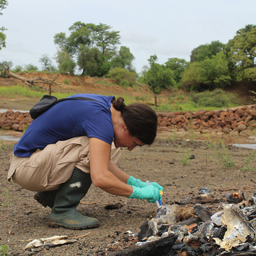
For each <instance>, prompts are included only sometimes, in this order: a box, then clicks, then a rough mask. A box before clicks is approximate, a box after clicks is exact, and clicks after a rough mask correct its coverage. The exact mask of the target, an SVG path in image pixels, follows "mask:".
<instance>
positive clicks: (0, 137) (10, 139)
mask: <svg viewBox="0 0 256 256" xmlns="http://www.w3.org/2000/svg"><path fill="white" fill-rule="evenodd" d="M19 139H20V138H19V137H16V136H10V135H0V140H6V141H19Z"/></svg>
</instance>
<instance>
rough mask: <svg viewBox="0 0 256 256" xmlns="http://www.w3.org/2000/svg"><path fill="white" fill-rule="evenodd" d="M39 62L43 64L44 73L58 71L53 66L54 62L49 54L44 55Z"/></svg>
mask: <svg viewBox="0 0 256 256" xmlns="http://www.w3.org/2000/svg"><path fill="white" fill-rule="evenodd" d="M39 62H41V63H42V70H43V71H50V72H53V71H56V68H55V67H54V66H53V64H52V60H51V59H50V57H49V56H48V55H47V54H44V55H42V57H41V58H40V59H39Z"/></svg>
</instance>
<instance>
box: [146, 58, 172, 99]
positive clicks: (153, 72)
mask: <svg viewBox="0 0 256 256" xmlns="http://www.w3.org/2000/svg"><path fill="white" fill-rule="evenodd" d="M156 60H157V56H156V55H152V56H150V58H149V60H148V61H149V63H150V69H149V70H148V71H147V72H146V76H145V80H146V82H147V83H148V85H149V86H150V87H151V88H152V90H153V92H154V93H156V94H159V93H160V92H161V91H162V89H169V88H171V87H175V86H176V83H175V80H174V78H173V77H174V73H173V71H172V70H171V69H169V68H168V67H166V66H164V65H160V64H158V63H155V61H156Z"/></svg>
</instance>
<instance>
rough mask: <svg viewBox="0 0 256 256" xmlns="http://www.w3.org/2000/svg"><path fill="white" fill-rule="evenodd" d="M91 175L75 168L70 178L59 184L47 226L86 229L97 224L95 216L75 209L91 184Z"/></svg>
mask: <svg viewBox="0 0 256 256" xmlns="http://www.w3.org/2000/svg"><path fill="white" fill-rule="evenodd" d="M91 183H92V181H91V176H90V175H89V174H87V173H84V172H82V171H81V170H79V169H78V168H75V169H74V171H73V174H72V176H71V177H70V179H69V180H68V181H67V182H65V183H63V184H61V186H60V188H59V190H58V191H57V194H56V197H55V202H54V206H53V208H52V211H51V214H50V218H49V226H50V227H53V228H58V227H64V228H68V229H87V228H95V227H98V226H99V221H98V220H97V219H95V218H91V217H87V216H84V215H82V214H81V213H80V212H79V211H77V209H76V207H77V206H78V204H79V202H80V200H81V199H82V198H83V197H84V196H85V194H86V193H87V191H88V189H89V187H90V185H91Z"/></svg>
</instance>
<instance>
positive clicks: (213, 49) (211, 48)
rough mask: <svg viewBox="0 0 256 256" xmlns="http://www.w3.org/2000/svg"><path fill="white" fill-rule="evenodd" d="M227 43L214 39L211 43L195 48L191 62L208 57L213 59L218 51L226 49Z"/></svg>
mask: <svg viewBox="0 0 256 256" xmlns="http://www.w3.org/2000/svg"><path fill="white" fill-rule="evenodd" d="M224 47H225V44H223V43H221V42H219V41H212V42H211V43H210V44H203V45H200V46H198V47H197V48H195V49H193V51H192V52H191V55H190V62H195V61H196V62H200V61H203V60H205V59H207V58H209V59H211V58H212V57H213V56H216V55H217V53H219V52H221V51H223V50H224Z"/></svg>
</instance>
